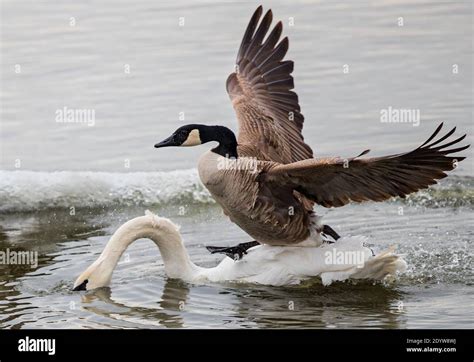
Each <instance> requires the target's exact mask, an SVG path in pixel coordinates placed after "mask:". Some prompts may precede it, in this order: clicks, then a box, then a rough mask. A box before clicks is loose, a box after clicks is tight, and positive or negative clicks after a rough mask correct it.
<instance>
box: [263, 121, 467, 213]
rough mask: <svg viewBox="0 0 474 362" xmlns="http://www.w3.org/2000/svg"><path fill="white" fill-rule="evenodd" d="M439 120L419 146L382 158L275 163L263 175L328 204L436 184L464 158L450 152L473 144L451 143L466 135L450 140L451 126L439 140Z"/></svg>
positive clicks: (399, 193) (269, 182)
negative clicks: (458, 144) (457, 145)
mask: <svg viewBox="0 0 474 362" xmlns="http://www.w3.org/2000/svg"><path fill="white" fill-rule="evenodd" d="M442 126H443V124H442V123H441V124H440V125H439V126H438V128H437V129H436V130H435V132H434V133H433V134H432V135H431V137H430V138H429V139H428V140H427V141H426V142H425V143H423V144H422V145H421V146H420V147H418V148H417V149H415V150H413V151H411V152H407V153H402V154H397V155H391V156H384V157H375V158H359V157H360V156H362V155H363V154H365V153H367V152H368V151H364V152H363V153H362V154H361V155H359V156H357V157H354V158H350V159H341V158H314V159H310V160H304V161H298V162H294V163H291V164H287V165H283V164H279V165H276V164H273V165H271V166H270V167H269V169H268V170H267V171H266V172H264V173H262V175H261V177H263V178H264V180H265V181H266V183H267V186H266V187H269V188H272V183H274V184H275V185H278V187H281V185H283V184H284V185H287V186H289V187H291V188H292V189H293V190H297V191H298V192H300V193H301V194H303V195H304V196H306V197H307V198H309V199H310V200H312V201H314V202H316V203H317V204H319V205H322V206H325V207H339V206H343V205H345V204H347V203H349V202H351V201H354V202H362V201H369V200H372V201H383V200H386V199H389V198H391V197H393V196H400V197H405V196H406V195H408V194H410V193H412V192H415V191H418V190H420V189H424V188H427V187H428V186H430V185H432V184H435V183H436V180H439V179H442V178H444V177H446V173H445V172H446V171H450V170H453V169H454V168H455V167H456V165H457V162H459V161H462V160H464V158H465V157H454V156H451V154H453V153H456V152H459V151H463V150H465V149H467V148H468V147H469V145H467V146H461V147H456V148H449V147H450V146H453V145H455V144H457V143H459V142H461V141H462V140H463V139H464V138H465V137H466V135H464V136H461V137H459V138H457V139H455V140H448V138H449V137H450V136H451V135H452V134H453V133H454V131H455V129H456V128H454V129H452V130H451V131H449V132H448V133H447V134H445V135H444V136H443V137H440V138H438V139H435V137H436V136H437V135H438V133H439V132H440V130H441V128H442ZM445 140H447V142H445V143H443V141H445Z"/></svg>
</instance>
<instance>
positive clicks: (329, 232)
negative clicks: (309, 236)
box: [321, 225, 340, 240]
mask: <svg viewBox="0 0 474 362" xmlns="http://www.w3.org/2000/svg"><path fill="white" fill-rule="evenodd" d="M321 232H322V233H323V234H326V235H329V236H330V237H332V238H333V239H334V240H337V239H339V238H340V236H339V234H338V233H337V232H336V231H335V230H334V229H333V228H332V227H330V226H329V225H323V230H321Z"/></svg>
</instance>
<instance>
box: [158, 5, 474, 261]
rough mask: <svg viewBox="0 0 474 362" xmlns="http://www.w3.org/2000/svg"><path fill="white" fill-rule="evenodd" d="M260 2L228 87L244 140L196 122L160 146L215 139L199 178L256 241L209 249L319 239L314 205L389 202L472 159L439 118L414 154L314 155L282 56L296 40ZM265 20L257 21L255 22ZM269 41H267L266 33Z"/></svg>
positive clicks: (234, 250)
mask: <svg viewBox="0 0 474 362" xmlns="http://www.w3.org/2000/svg"><path fill="white" fill-rule="evenodd" d="M261 15H262V7H261V6H260V7H258V8H257V10H256V11H255V13H254V14H253V16H252V18H251V20H250V23H249V24H248V26H247V30H246V31H245V34H244V37H243V39H242V43H241V45H240V48H239V51H238V54H237V60H236V68H235V69H236V71H235V72H234V73H232V74H230V76H229V77H228V79H227V92H228V93H229V96H230V99H231V101H232V105H233V107H234V109H235V112H236V114H237V120H238V124H239V135H238V140H237V139H236V137H235V135H234V133H233V132H232V131H231V130H230V129H228V128H226V127H223V126H207V125H200V124H191V125H186V126H183V127H180V128H178V129H177V130H176V131H175V132H174V133H173V134H172V135H171V136H170V137H169V138H167V139H165V140H164V141H162V142H160V143H158V144H156V145H155V147H157V148H159V147H169V146H195V145H199V144H203V143H206V142H210V141H216V142H218V145H217V147H215V148H213V149H212V150H210V151H208V152H206V153H204V154H203V155H202V157H201V158H200V160H199V165H198V170H199V176H200V178H201V181H202V182H203V184H204V185H205V186H206V187H207V189H208V190H209V191H210V193H211V194H212V196H213V197H214V198H215V199H216V201H217V202H218V203H219V204H220V206H221V207H222V208H223V210H224V213H225V214H226V215H228V216H229V218H230V219H231V221H233V222H234V223H236V224H237V225H238V226H239V227H240V228H242V229H243V230H244V231H245V232H246V233H247V234H249V235H250V236H252V237H253V238H254V239H255V240H256V241H255V242H251V243H243V244H239V245H237V246H236V247H233V248H216V247H211V248H210V250H211V252H224V253H227V254H230V255H233V254H234V253H235V254H238V256H242V254H243V253H245V251H246V249H247V248H248V247H251V246H254V245H257V244H258V243H263V244H268V245H279V246H281V245H298V246H307V245H310V246H313V245H320V244H321V243H322V242H323V239H322V238H321V233H326V234H332V235H333V237H334V239H337V238H338V235H337V233H335V232H334V231H333V230H332V229H331V228H330V227H328V226H324V225H322V224H321V222H320V220H319V218H318V217H317V216H316V214H315V213H314V212H313V204H314V203H316V204H318V205H321V206H324V207H340V206H343V205H346V204H347V203H349V202H351V201H352V202H363V201H368V200H372V201H383V200H387V199H389V198H391V197H394V196H400V197H405V196H406V195H408V194H410V193H412V192H415V191H418V190H420V189H424V188H427V187H429V186H430V185H432V184H435V183H436V180H438V179H441V178H443V177H446V173H445V171H450V170H452V169H454V168H455V167H456V164H457V162H458V161H462V160H463V159H464V158H465V157H451V156H448V155H450V154H452V153H455V152H459V151H462V150H465V149H466V148H468V147H469V145H467V146H463V147H459V148H452V149H448V147H449V146H452V145H454V144H456V143H458V142H460V141H462V140H463V139H464V138H465V136H466V135H464V136H462V137H459V138H457V139H455V140H453V141H451V140H449V141H446V143H444V144H443V143H442V142H443V141H445V140H447V139H448V137H450V136H451V135H452V134H453V133H454V131H455V128H454V129H452V130H451V131H449V132H448V133H447V134H445V135H444V136H442V137H440V138H438V139H437V140H436V139H435V137H436V136H437V135H438V133H439V132H440V130H441V128H442V125H443V124H440V125H439V126H438V127H437V129H436V130H435V131H434V133H433V134H432V135H431V136H430V137H429V139H428V140H427V141H426V142H425V143H423V144H422V145H421V146H420V147H418V148H416V149H415V150H413V151H411V152H407V153H401V154H397V155H390V156H385V157H376V158H361V156H363V155H365V154H366V153H368V152H369V150H366V151H364V152H362V153H361V154H360V155H358V156H356V157H353V158H349V159H342V158H339V157H333V158H313V152H312V150H311V148H310V147H309V146H308V145H307V144H306V143H305V142H304V140H303V136H302V134H301V130H302V127H303V115H302V114H301V113H300V106H299V104H298V96H297V95H296V93H294V92H292V91H291V89H293V87H294V85H293V77H292V76H291V75H290V74H291V73H292V71H293V62H292V61H289V60H283V58H284V56H285V54H286V52H287V50H288V38H286V37H285V38H284V39H283V40H281V41H279V39H280V35H281V32H282V23H281V22H278V23H277V25H276V26H275V27H274V28H273V30H272V31H271V32H270V34H269V35H268V36H267V37H266V39H265V36H266V34H267V32H268V31H269V29H270V23H271V21H272V12H271V10H269V11H268V12H267V13H266V14H265V16H264V17H263V19H262V20H261V22H260V24H259V25H258V23H259V21H260V18H261ZM257 25H258V27H257ZM264 39H265V40H264Z"/></svg>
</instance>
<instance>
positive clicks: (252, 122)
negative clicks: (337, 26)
mask: <svg viewBox="0 0 474 362" xmlns="http://www.w3.org/2000/svg"><path fill="white" fill-rule="evenodd" d="M261 16H262V7H261V6H259V7H258V8H257V10H256V11H255V13H254V14H253V16H252V18H251V19H250V22H249V24H248V26H247V30H246V31H245V34H244V37H243V39H242V43H241V45H240V48H239V51H238V54H237V60H236V71H235V72H234V73H232V74H230V75H229V77H228V78H227V83H226V87H227V92H228V93H229V96H230V99H231V101H232V106H233V107H234V109H235V112H236V114H237V119H238V123H239V135H238V143H239V145H245V146H246V147H240V148H239V155H241V156H247V157H257V158H258V159H262V160H268V161H270V160H271V161H275V162H280V163H290V162H295V161H299V160H304V159H307V158H311V157H313V151H312V150H311V148H310V147H309V146H308V145H307V144H306V143H305V142H304V140H303V136H302V134H301V130H302V128H303V121H304V117H303V115H302V114H301V112H300V106H299V104H298V96H297V94H296V93H295V92H293V91H291V89H293V87H294V84H293V77H292V76H291V73H292V72H293V62H292V61H290V60H283V58H284V57H285V55H286V52H287V51H288V38H286V37H285V38H284V39H283V40H281V41H280V35H281V32H282V23H281V22H278V24H277V25H276V26H275V27H274V28H273V30H272V31H271V32H270V34H269V35H268V36H267V37H266V39H265V40H264V38H265V36H266V35H267V33H268V31H269V29H270V24H271V22H272V12H271V10H268V12H267V13H266V14H265V16H264V17H263V19H262V20H261V22H260V25H258V23H259V21H260V18H261ZM257 25H258V28H257ZM242 153H243V154H242Z"/></svg>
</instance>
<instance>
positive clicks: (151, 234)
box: [73, 211, 192, 291]
mask: <svg viewBox="0 0 474 362" xmlns="http://www.w3.org/2000/svg"><path fill="white" fill-rule="evenodd" d="M143 238H148V239H151V240H153V241H154V242H155V244H156V245H157V246H158V248H159V249H160V252H161V256H162V258H163V261H164V264H165V270H166V272H167V274H168V276H170V277H176V278H179V277H182V276H184V275H187V273H190V270H191V268H192V266H191V265H190V262H189V258H188V255H187V253H186V252H185V250H184V246H183V242H182V240H181V235H180V233H179V227H178V226H177V225H175V224H174V223H173V222H171V221H170V220H169V219H167V218H164V217H159V216H157V215H155V214H153V213H152V212H150V211H146V212H145V216H139V217H136V218H134V219H132V220H129V221H127V222H126V223H125V224H123V225H122V226H121V227H120V228H118V229H117V231H116V232H115V233H114V234H113V235H112V237H111V238H110V240H109V242H108V243H107V245H106V247H105V249H104V251H103V252H102V254H101V255H100V256H99V258H98V259H97V260H96V261H95V262H94V263H92V264H91V265H90V266H89V267H88V268H87V269H86V270H85V271H84V272H83V273H82V274H81V275H79V277H78V278H77V279H76V281H75V282H74V286H73V290H74V291H79V290H92V289H96V288H100V287H106V286H108V285H109V284H110V281H111V279H112V274H113V271H114V269H115V267H116V266H117V263H118V261H119V260H120V257H121V255H122V254H123V252H124V251H125V250H126V249H127V247H128V246H129V245H130V244H131V243H133V242H134V241H135V240H138V239H143Z"/></svg>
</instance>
